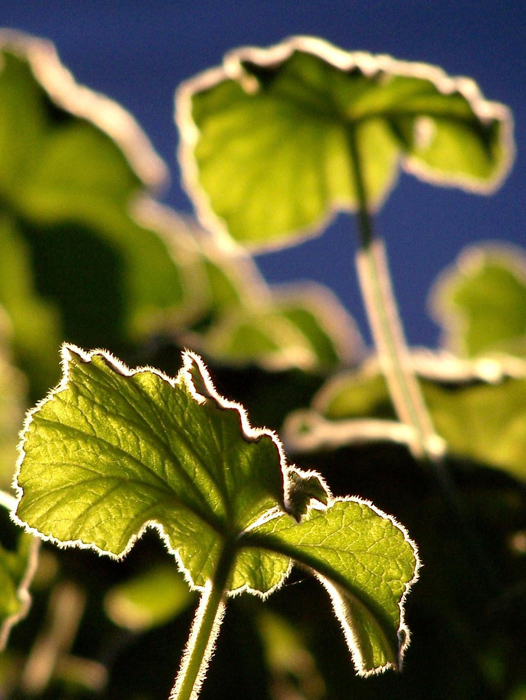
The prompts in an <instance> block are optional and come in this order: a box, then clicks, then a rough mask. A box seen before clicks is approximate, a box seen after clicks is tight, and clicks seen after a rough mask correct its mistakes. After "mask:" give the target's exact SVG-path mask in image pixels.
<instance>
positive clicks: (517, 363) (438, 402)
mask: <svg viewBox="0 0 526 700" xmlns="http://www.w3.org/2000/svg"><path fill="white" fill-rule="evenodd" d="M413 362H414V366H415V369H416V371H417V374H418V376H419V379H420V384H421V387H422V391H423V394H424V399H425V401H426V404H427V406H428V407H429V410H430V413H431V417H432V419H433V423H434V425H435V428H436V430H437V433H438V434H439V435H440V436H441V437H443V438H444V439H445V441H446V442H447V443H448V445H449V448H450V450H451V452H452V453H453V454H455V455H457V456H460V457H464V458H468V459H471V460H474V461H477V462H479V463H481V464H485V465H488V466H493V467H497V468H500V469H505V470H506V471H509V472H511V473H512V474H514V475H515V476H519V477H521V478H526V365H525V363H524V362H523V361H521V360H515V359H514V358H502V359H501V360H496V359H495V360H493V359H482V358H481V359H480V360H477V361H471V362H470V361H461V360H457V359H455V358H453V357H451V356H444V355H433V354H431V353H428V354H422V355H418V354H417V353H414V354H413ZM313 408H314V410H313V412H298V413H297V414H296V415H295V416H293V417H292V418H291V419H289V423H288V427H287V429H286V431H285V434H286V437H285V441H286V442H288V441H290V442H291V443H293V444H294V445H295V447H296V448H297V449H301V447H302V446H304V447H305V448H307V449H315V448H316V447H321V446H322V445H331V444H332V445H333V446H337V445H344V444H351V443H360V442H366V441H368V440H395V441H400V442H408V441H409V440H410V439H411V435H410V434H408V432H407V428H406V427H405V426H402V425H400V424H399V423H397V422H396V419H395V413H394V411H393V409H392V407H391V403H390V400H389V394H388V391H387V387H386V384H385V380H384V378H383V377H382V375H381V374H380V372H379V369H378V367H377V364H376V362H372V363H369V365H366V366H365V367H364V368H363V370H362V371H361V372H359V373H351V372H349V373H346V374H342V375H340V376H338V377H336V378H334V379H332V380H329V382H328V383H327V384H326V385H325V386H324V387H322V389H321V390H320V392H319V393H318V394H317V396H316V397H315V398H314V400H313ZM361 419H365V420H363V421H361ZM378 419H380V420H378Z"/></svg>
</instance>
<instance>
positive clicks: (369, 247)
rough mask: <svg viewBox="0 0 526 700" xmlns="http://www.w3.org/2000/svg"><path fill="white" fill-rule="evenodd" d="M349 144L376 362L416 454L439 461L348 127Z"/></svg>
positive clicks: (440, 451) (439, 445) (440, 447)
mask: <svg viewBox="0 0 526 700" xmlns="http://www.w3.org/2000/svg"><path fill="white" fill-rule="evenodd" d="M349 146H350V149H351V155H352V157H351V161H352V163H353V168H354V179H355V183H356V192H357V195H358V213H357V218H358V229H359V234H360V248H359V250H358V253H357V256H356V264H357V269H358V277H359V281H360V286H361V290H362V295H363V298H364V303H365V308H366V311H367V316H368V318H369V324H370V326H371V332H372V335H373V339H374V342H375V345H376V350H377V352H378V360H379V362H380V367H381V370H382V372H383V374H384V376H385V379H386V381H387V385H388V388H389V393H390V395H391V399H392V401H393V404H394V407H395V410H396V413H397V414H398V417H399V419H400V420H401V421H402V422H403V423H405V424H406V425H409V426H411V427H412V428H413V429H414V431H415V440H414V441H413V444H412V451H413V454H414V456H415V457H417V458H419V459H427V460H429V461H431V462H438V461H441V459H442V457H443V456H444V452H445V447H444V443H443V441H442V440H441V439H440V438H439V437H438V436H437V434H436V432H435V430H434V428H433V424H432V421H431V417H430V415H429V411H428V410H427V407H426V405H425V402H424V399H423V397H422V392H421V390H420V386H419V384H418V381H417V379H416V376H415V373H414V370H413V366H412V362H411V357H410V354H409V349H408V347H407V342H406V340H405V337H404V332H403V329H402V324H401V321H400V317H399V314H398V308H397V304H396V301H395V297H394V294H393V289H392V285H391V277H390V274H389V268H388V266H387V258H386V252H385V246H384V243H383V241H382V240H381V239H380V238H379V237H377V236H376V234H375V231H374V228H373V221H372V217H371V215H370V212H369V207H368V197H367V192H366V186H365V182H364V176H363V169H362V162H361V158H360V152H359V148H358V144H357V143H356V137H355V133H354V131H353V130H352V129H351V130H350V131H349Z"/></svg>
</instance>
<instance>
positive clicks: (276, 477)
mask: <svg viewBox="0 0 526 700" xmlns="http://www.w3.org/2000/svg"><path fill="white" fill-rule="evenodd" d="M63 359H64V378H63V381H62V383H61V384H60V385H59V386H58V387H57V389H56V390H55V391H54V392H53V393H52V394H51V395H50V396H49V397H48V398H47V399H46V400H44V401H43V402H42V403H41V404H39V406H37V408H36V409H35V410H34V411H33V412H32V413H31V414H30V415H29V418H28V420H27V424H26V428H25V431H24V437H23V445H22V450H23V452H22V457H21V463H20V468H19V473H18V490H19V495H20V502H19V505H18V509H17V517H18V520H19V522H21V523H22V524H26V525H27V526H28V527H29V528H30V529H31V530H32V531H36V532H38V534H40V535H41V536H43V537H44V538H49V539H52V540H53V541H55V542H60V543H64V544H67V545H70V546H79V547H91V548H93V549H95V550H96V551H98V552H99V553H103V554H108V555H110V556H113V557H122V556H124V555H125V554H126V553H127V552H128V550H129V549H130V547H131V546H132V545H133V542H134V541H135V539H136V538H137V537H139V536H140V535H141V533H142V532H143V531H144V529H145V528H146V527H148V526H149V527H155V528H157V529H158V530H159V532H160V534H161V536H162V537H163V539H164V540H165V542H166V545H167V547H168V549H169V550H170V551H171V552H172V553H173V554H174V555H176V557H177V559H178V561H179V564H180V566H181V567H182V569H183V570H184V572H185V574H186V576H187V578H188V579H189V581H190V582H191V583H192V584H193V585H194V586H198V587H200V586H203V585H204V584H205V582H206V581H207V580H208V579H209V578H210V577H211V575H212V573H213V571H214V570H215V567H216V566H217V561H218V557H219V555H220V552H221V551H222V549H223V545H224V543H225V542H226V541H230V540H232V539H235V538H236V537H239V535H240V533H242V532H243V531H244V530H245V529H246V528H247V527H249V526H250V525H251V524H253V523H254V522H255V521H257V520H258V519H259V518H260V517H261V516H262V515H263V514H265V513H266V512H267V511H268V510H269V509H272V508H276V507H284V501H283V474H282V468H281V462H282V459H283V456H282V453H281V447H280V445H279V443H278V441H277V439H276V438H275V436H274V435H273V434H272V433H270V432H269V431H265V430H255V429H253V428H251V427H250V426H249V424H248V421H247V418H246V415H245V413H244V411H243V410H242V409H241V407H240V406H238V405H237V404H234V403H231V402H228V401H226V400H225V399H223V398H222V397H220V396H219V394H217V392H216V391H215V389H214V387H213V385H212V383H211V380H210V378H209V376H208V373H207V370H206V368H205V367H204V365H203V363H202V361H201V360H200V359H199V358H198V357H197V356H196V355H193V354H191V353H186V354H185V355H184V366H183V368H182V369H181V371H180V372H179V374H178V375H177V377H176V378H175V379H170V378H169V377H167V376H165V375H163V374H161V373H160V372H157V371H155V370H152V369H147V368H139V369H136V370H129V369H128V368H126V367H125V366H124V365H122V364H121V363H120V362H118V361H117V360H115V359H114V358H113V357H111V356H110V355H109V354H107V353H105V352H98V351H97V352H93V353H91V354H85V353H83V352H82V351H80V350H78V349H77V348H74V347H71V346H65V347H64V349H63ZM256 564H257V565H258V566H255V565H254V561H253V560H251V561H247V560H246V558H244V557H243V556H240V557H239V560H238V562H237V566H236V569H235V571H234V573H233V575H232V583H231V588H232V589H237V588H241V587H248V588H255V589H256V590H258V591H260V592H262V593H264V592H267V591H268V590H269V589H271V588H272V587H273V586H275V585H277V584H278V583H280V582H281V580H282V579H283V577H284V576H285V575H286V574H287V573H288V570H289V568H290V563H289V561H288V560H287V559H286V557H276V556H273V555H270V554H269V555H267V554H265V553H264V552H263V553H261V555H260V556H259V557H258V561H257V562H256Z"/></svg>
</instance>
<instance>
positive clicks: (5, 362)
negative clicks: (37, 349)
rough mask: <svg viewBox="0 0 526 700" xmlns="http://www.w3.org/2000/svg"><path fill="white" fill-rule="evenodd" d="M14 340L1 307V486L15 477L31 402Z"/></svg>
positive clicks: (7, 484)
mask: <svg viewBox="0 0 526 700" xmlns="http://www.w3.org/2000/svg"><path fill="white" fill-rule="evenodd" d="M10 340H11V339H10V321H9V318H8V317H7V315H6V314H5V313H4V310H3V309H2V307H0V489H2V488H8V487H10V486H11V483H12V481H13V473H14V471H15V466H16V459H17V450H16V446H17V444H18V440H19V432H20V426H21V425H22V423H23V420H24V413H25V410H26V406H27V403H26V399H27V397H26V392H27V382H26V380H25V377H24V376H23V375H22V373H21V372H20V371H19V370H18V369H17V368H16V367H15V366H14V365H13V362H12V356H11V355H12V353H11V347H10V345H11V343H10Z"/></svg>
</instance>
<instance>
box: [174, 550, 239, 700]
mask: <svg viewBox="0 0 526 700" xmlns="http://www.w3.org/2000/svg"><path fill="white" fill-rule="evenodd" d="M235 554H236V549H235V547H234V546H233V545H231V544H229V543H226V544H225V546H224V548H223V551H222V552H221V556H220V558H219V562H218V564H217V568H216V571H215V574H214V576H213V578H212V580H211V581H208V582H207V584H206V586H205V589H204V591H203V593H202V595H201V601H200V603H199V606H198V608H197V610H196V613H195V617H194V622H193V624H192V629H191V631H190V637H189V638H188V642H187V645H186V649H185V651H184V654H183V658H182V661H181V666H180V668H179V673H178V674H177V678H176V681H175V685H174V687H173V688H172V692H171V693H170V700H196V698H197V697H198V695H199V691H200V689H201V685H202V683H203V680H204V677H205V674H206V670H207V668H208V664H209V662H210V659H211V657H212V654H213V652H214V646H215V641H216V639H217V635H218V633H219V628H220V626H221V622H222V619H223V615H224V611H225V590H226V586H227V582H228V578H229V576H230V573H231V571H232V566H233V563H234V560H235Z"/></svg>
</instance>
